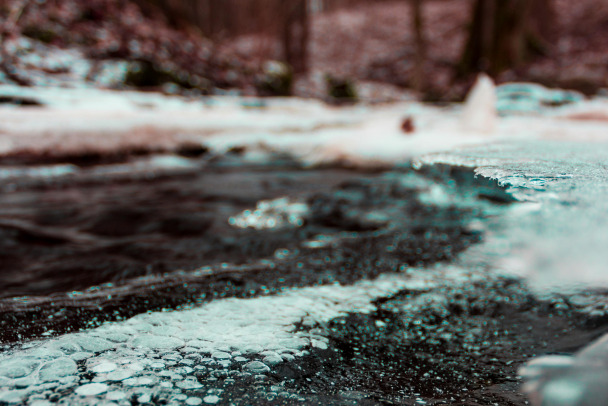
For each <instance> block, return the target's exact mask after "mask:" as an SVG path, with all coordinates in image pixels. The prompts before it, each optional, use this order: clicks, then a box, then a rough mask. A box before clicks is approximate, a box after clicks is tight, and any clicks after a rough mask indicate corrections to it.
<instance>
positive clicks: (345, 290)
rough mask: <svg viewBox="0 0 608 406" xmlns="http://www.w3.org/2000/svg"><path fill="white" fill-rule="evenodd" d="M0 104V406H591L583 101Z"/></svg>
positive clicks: (600, 276)
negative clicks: (504, 104) (532, 104)
mask: <svg viewBox="0 0 608 406" xmlns="http://www.w3.org/2000/svg"><path fill="white" fill-rule="evenodd" d="M2 90H3V91H4V92H12V93H11V94H12V95H13V96H15V97H16V96H19V97H32V98H33V97H36V98H38V100H40V102H41V103H42V104H48V106H46V107H28V108H10V107H7V108H4V109H3V110H1V111H0V119H1V121H0V148H2V150H3V158H2V167H1V168H0V188H1V190H2V194H1V196H0V233H1V234H0V235H1V236H2V238H1V242H0V247H1V248H2V253H1V254H0V255H2V257H1V262H2V264H1V265H0V267H1V268H0V269H1V272H0V281H1V283H2V285H3V286H4V288H3V290H2V292H0V325H1V326H2V332H1V333H0V340H1V342H2V343H3V347H0V403H1V402H5V403H8V404H20V403H28V404H37V405H48V404H55V403H59V404H108V405H109V404H117V405H123V404H125V405H130V404H188V405H198V404H336V405H346V404H370V405H372V404H386V403H387V402H392V403H395V404H404V405H417V404H433V405H434V404H436V405H440V404H488V405H492V404H500V405H523V404H525V401H526V395H524V394H523V392H526V393H528V395H529V396H530V400H532V401H533V402H534V404H538V405H541V404H543V405H544V404H551V405H556V404H559V405H562V404H563V405H587V404H602V403H603V402H605V401H606V397H605V396H606V394H605V393H604V391H603V387H605V385H604V383H605V382H607V381H608V368H607V367H606V365H607V364H606V363H605V362H604V361H602V360H603V358H604V355H603V354H605V351H606V348H607V347H606V344H605V343H604V342H603V341H601V342H599V343H597V344H594V345H592V346H591V347H589V348H588V349H586V350H583V351H582V352H581V353H580V355H577V356H576V357H573V358H572V357H569V356H568V355H569V354H572V353H574V352H575V351H577V350H579V349H581V348H583V347H584V346H587V345H589V344H591V343H592V342H593V340H594V339H596V338H598V337H600V336H601V335H602V334H603V333H604V332H605V331H606V330H607V326H608V325H607V324H606V322H605V319H606V313H607V311H608V310H607V309H608V307H606V304H607V303H606V302H607V298H608V296H607V295H606V288H607V287H608V277H606V275H605V263H606V262H607V261H606V259H608V258H607V254H606V251H605V249H604V247H605V246H606V242H607V241H606V240H608V237H606V233H605V229H606V222H607V221H608V217H606V215H605V213H606V209H607V208H608V207H607V205H608V203H606V202H607V201H608V199H606V197H607V196H606V195H607V194H608V191H607V188H606V186H607V185H608V183H607V178H608V175H607V168H606V162H608V160H607V158H608V143H607V142H606V137H608V135H606V134H608V131H607V130H608V124H606V121H602V119H603V117H604V116H602V114H603V112H605V111H607V110H603V109H604V108H605V104H604V103H603V102H602V101H601V100H599V101H594V102H579V103H578V104H575V105H574V106H569V107H568V108H560V109H547V110H546V111H541V112H537V113H536V114H534V115H526V116H521V115H507V116H506V117H490V118H491V119H490V120H489V121H488V120H486V118H487V117H486V118H484V117H481V118H479V117H469V118H468V119H467V116H468V115H470V114H469V113H467V112H468V111H469V109H470V106H469V107H464V108H460V107H454V106H452V107H449V108H438V107H429V106H423V105H419V104H415V103H410V104H404V105H398V106H379V107H350V108H345V109H333V108H328V107H325V106H323V105H321V104H318V103H316V102H309V101H298V100H295V101H290V102H286V103H285V102H281V101H275V100H270V101H268V102H265V105H261V104H260V103H259V102H258V101H254V100H240V99H234V100H229V99H209V100H206V101H205V102H201V101H197V100H190V101H188V100H182V99H179V98H166V97H164V96H154V95H142V94H136V93H133V94H115V93H112V92H101V91H84V90H81V91H76V90H74V91H72V92H69V91H64V92H59V93H57V92H53V91H52V90H48V89H47V90H43V91H37V92H35V91H32V90H26V91H23V90H22V89H15V88H10V89H2ZM24 92H25V93H24ZM27 92H34V93H32V94H30V93H27ZM96 92H97V93H96ZM91 95H93V96H94V97H92V96H91ZM480 109H482V110H483V109H486V107H483V106H482V107H480ZM488 110H489V111H490V113H491V110H492V109H488ZM589 111H592V112H593V115H591V116H590V117H589V114H587V113H588V112H589ZM585 114H587V116H585ZM406 117H411V118H413V121H414V123H415V124H414V125H415V131H414V132H413V133H411V134H406V133H403V132H402V131H401V122H402V120H403V119H404V118H406ZM463 117H464V118H463ZM581 117H583V118H586V119H585V120H581ZM589 118H592V120H590V119H589ZM467 120H469V121H467ZM546 354H560V356H559V357H544V358H539V359H537V360H536V361H533V362H532V363H531V364H529V366H527V367H525V368H524V369H522V367H524V365H526V364H527V363H528V362H529V361H530V359H533V358H535V357H539V356H543V355H546ZM518 371H519V372H518ZM581 371H583V372H585V373H581ZM589 371H592V372H589ZM518 373H521V375H522V376H523V378H524V380H523V381H522V379H521V378H520V377H518ZM522 382H523V383H524V385H523V387H522V386H521V384H522ZM557 399H559V402H561V403H558V400H557Z"/></svg>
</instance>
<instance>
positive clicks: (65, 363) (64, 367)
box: [39, 358, 78, 382]
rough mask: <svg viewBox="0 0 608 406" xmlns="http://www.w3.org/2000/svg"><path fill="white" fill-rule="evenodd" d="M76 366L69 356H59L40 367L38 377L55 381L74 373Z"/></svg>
mask: <svg viewBox="0 0 608 406" xmlns="http://www.w3.org/2000/svg"><path fill="white" fill-rule="evenodd" d="M77 371H78V367H77V366H76V363H75V362H74V360H72V359H70V358H59V359H56V360H54V361H51V362H48V363H46V364H44V365H43V366H42V368H40V371H39V377H40V380H41V381H43V382H52V381H57V380H59V378H63V377H66V376H70V375H74V374H76V372H77Z"/></svg>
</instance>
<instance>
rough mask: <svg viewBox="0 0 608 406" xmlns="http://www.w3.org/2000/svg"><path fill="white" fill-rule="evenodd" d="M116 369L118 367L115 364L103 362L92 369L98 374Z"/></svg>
mask: <svg viewBox="0 0 608 406" xmlns="http://www.w3.org/2000/svg"><path fill="white" fill-rule="evenodd" d="M116 367H117V365H116V364H115V363H113V362H102V363H101V364H97V365H95V366H94V367H93V368H91V371H93V372H96V373H103V372H112V371H114V370H115V369H116Z"/></svg>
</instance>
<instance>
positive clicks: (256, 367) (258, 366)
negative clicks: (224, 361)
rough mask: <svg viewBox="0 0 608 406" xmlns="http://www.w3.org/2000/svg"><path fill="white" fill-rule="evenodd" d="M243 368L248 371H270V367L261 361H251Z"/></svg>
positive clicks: (257, 372)
mask: <svg viewBox="0 0 608 406" xmlns="http://www.w3.org/2000/svg"><path fill="white" fill-rule="evenodd" d="M243 369H244V370H245V371H247V372H252V373H255V374H259V373H264V372H269V371H270V368H268V366H267V365H266V364H264V363H263V362H260V361H251V362H248V363H247V364H245V366H243Z"/></svg>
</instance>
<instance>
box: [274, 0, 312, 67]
mask: <svg viewBox="0 0 608 406" xmlns="http://www.w3.org/2000/svg"><path fill="white" fill-rule="evenodd" d="M282 8H283V9H282V11H283V12H282V13H281V14H282V16H281V18H282V20H283V29H282V45H283V57H284V59H285V62H287V64H289V66H290V67H291V69H292V70H293V72H294V73H295V74H298V73H304V72H306V71H307V70H308V35H309V27H308V7H307V1H306V0H289V1H283V2H282Z"/></svg>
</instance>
